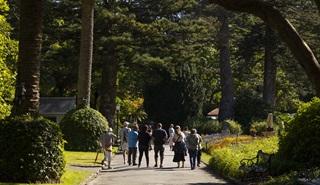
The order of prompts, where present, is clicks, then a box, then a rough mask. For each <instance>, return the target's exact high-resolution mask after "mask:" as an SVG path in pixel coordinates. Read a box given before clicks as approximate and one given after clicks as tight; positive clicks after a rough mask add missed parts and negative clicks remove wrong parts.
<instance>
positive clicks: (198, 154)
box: [197, 149, 202, 165]
mask: <svg viewBox="0 0 320 185" xmlns="http://www.w3.org/2000/svg"><path fill="white" fill-rule="evenodd" d="M201 155H202V153H201V149H200V150H198V153H197V164H198V165H199V164H200V163H201Z"/></svg>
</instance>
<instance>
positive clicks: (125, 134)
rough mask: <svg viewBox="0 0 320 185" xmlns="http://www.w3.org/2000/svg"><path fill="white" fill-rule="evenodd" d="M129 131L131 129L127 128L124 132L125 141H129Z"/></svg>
mask: <svg viewBox="0 0 320 185" xmlns="http://www.w3.org/2000/svg"><path fill="white" fill-rule="evenodd" d="M128 133H129V129H128V128H127V129H126V130H125V131H124V132H123V141H124V142H128Z"/></svg>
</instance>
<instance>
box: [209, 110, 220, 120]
mask: <svg viewBox="0 0 320 185" xmlns="http://www.w3.org/2000/svg"><path fill="white" fill-rule="evenodd" d="M218 116H219V109H218V108H215V109H213V110H212V111H210V112H208V114H207V118H211V119H218Z"/></svg>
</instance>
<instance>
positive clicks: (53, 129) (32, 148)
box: [0, 115, 65, 183]
mask: <svg viewBox="0 0 320 185" xmlns="http://www.w3.org/2000/svg"><path fill="white" fill-rule="evenodd" d="M0 122H1V123H0V125H2V126H0V151H1V153H0V181H5V182H22V183H36V182H37V183H50V182H54V183H56V182H59V181H60V178H61V175H62V173H63V171H64V167H65V159H64V154H63V144H64V141H63V139H62V133H61V131H60V129H59V126H58V125H57V124H56V123H54V122H52V121H50V120H47V119H44V118H41V117H40V118H35V119H33V118H31V117H30V116H27V115H24V116H19V117H12V118H7V119H6V120H1V121H0Z"/></svg>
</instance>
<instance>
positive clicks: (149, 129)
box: [147, 125, 153, 150]
mask: <svg viewBox="0 0 320 185" xmlns="http://www.w3.org/2000/svg"><path fill="white" fill-rule="evenodd" d="M147 126H148V129H147V132H148V133H149V135H150V137H151V136H152V126H151V125H147ZM149 150H153V148H152V139H151V140H150V144H149Z"/></svg>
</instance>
